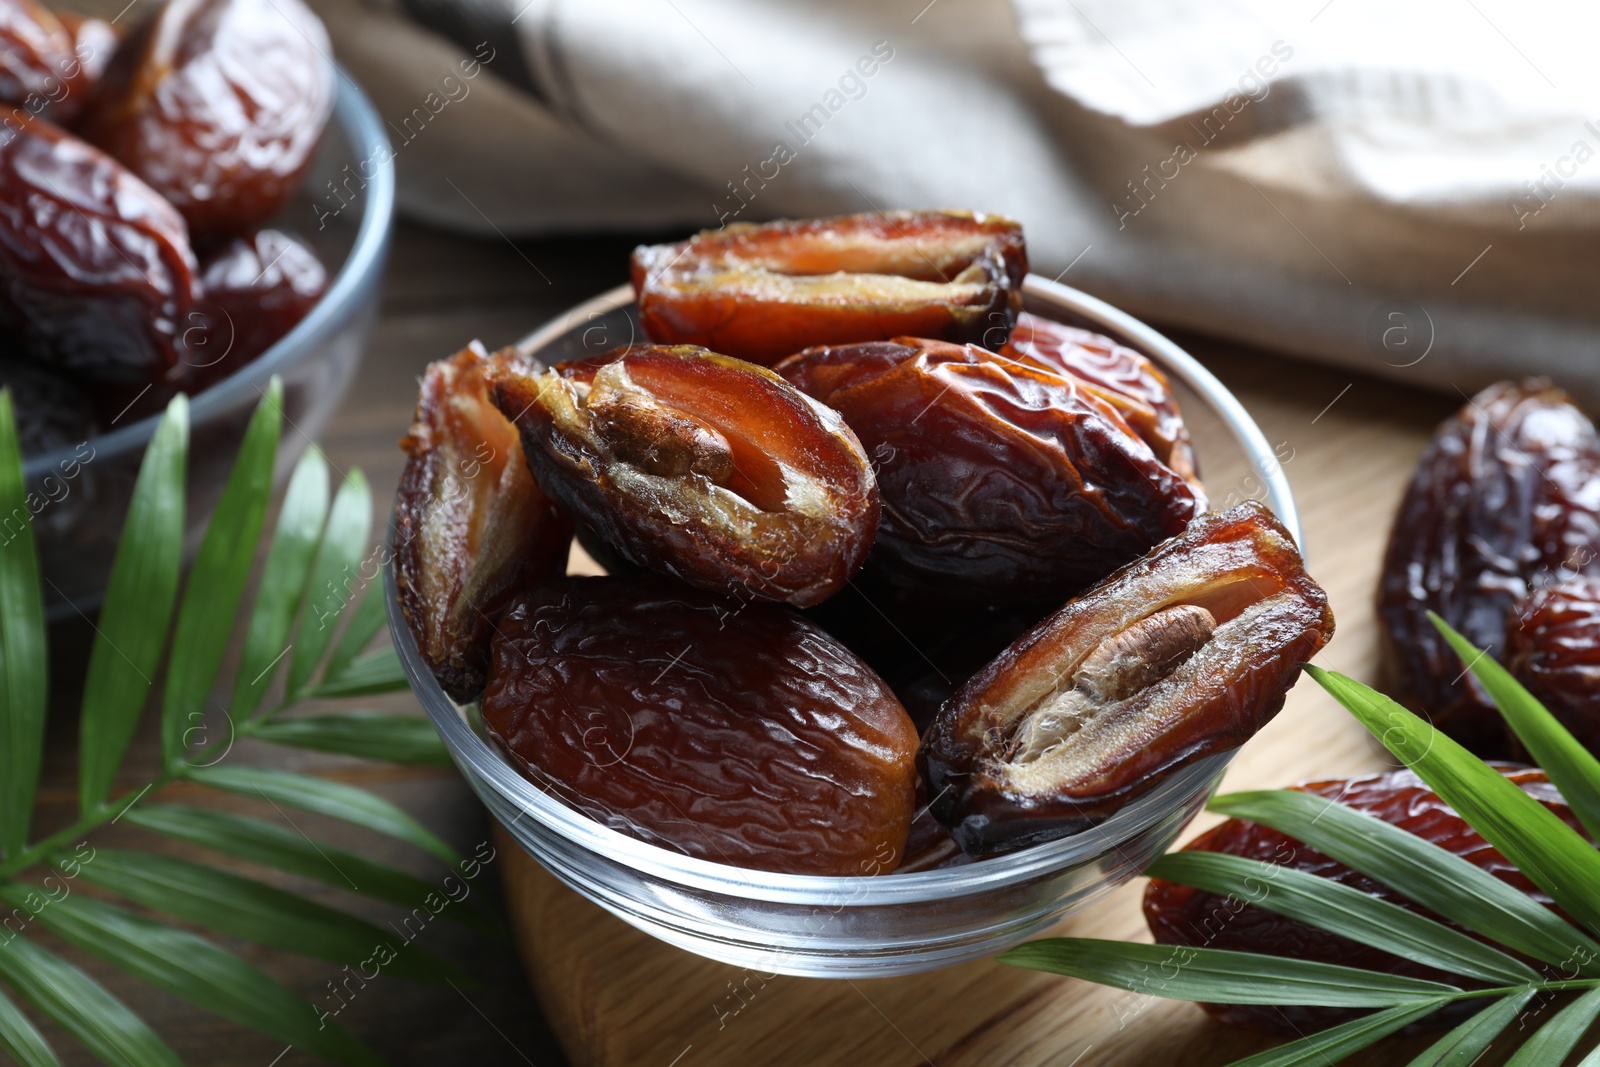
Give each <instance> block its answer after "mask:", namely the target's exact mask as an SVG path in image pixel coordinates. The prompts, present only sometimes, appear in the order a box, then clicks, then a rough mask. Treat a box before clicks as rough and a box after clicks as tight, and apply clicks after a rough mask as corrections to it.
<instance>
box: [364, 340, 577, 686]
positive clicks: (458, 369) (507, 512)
mask: <svg viewBox="0 0 1600 1067" xmlns="http://www.w3.org/2000/svg"><path fill="white" fill-rule="evenodd" d="M491 358H496V359H499V360H501V361H513V360H516V359H517V358H518V357H516V356H515V354H514V353H507V354H503V355H500V356H497V357H490V356H489V355H488V354H487V353H485V352H484V350H483V347H482V346H481V345H479V344H478V343H477V342H476V341H474V342H473V343H472V344H471V345H469V346H467V347H466V348H464V349H462V350H461V351H460V352H458V353H456V354H455V355H454V356H452V357H450V358H449V359H442V360H439V361H438V362H436V363H431V364H429V365H428V369H427V371H426V372H425V373H424V374H423V377H422V391H421V394H420V395H419V397H418V398H417V415H416V421H415V422H414V423H412V426H411V432H410V434H408V435H407V436H406V438H405V439H404V440H403V441H401V447H402V448H404V449H405V451H406V453H407V457H408V458H407V459H406V466H405V471H404V473H403V474H402V475H401V476H400V494H399V499H398V502H397V504H396V507H395V521H396V531H395V584H396V585H397V586H398V587H399V592H400V607H401V608H402V609H403V611H404V612H405V616H406V621H407V622H408V623H410V624H411V633H412V636H413V637H415V638H416V641H417V648H418V649H419V650H420V651H421V653H422V656H423V658H424V659H425V660H426V661H427V663H428V666H429V667H430V668H431V669H432V670H433V673H434V675H435V677H437V678H438V679H439V684H440V685H441V686H443V687H444V690H445V692H447V693H449V694H450V695H451V696H452V697H454V698H456V699H457V700H463V701H465V700H472V699H475V698H476V697H477V696H478V694H479V693H480V692H482V690H483V683H484V678H485V676H486V674H487V671H488V666H489V637H490V631H491V630H492V629H493V619H494V616H495V613H496V612H497V611H498V610H500V609H501V608H503V607H504V605H505V601H506V600H507V599H508V598H509V597H510V596H511V595H512V594H514V593H516V592H518V591H519V590H521V589H522V588H524V587H525V586H527V585H528V584H530V583H532V582H535V581H540V580H542V579H545V578H551V577H554V576H557V575H560V574H561V573H563V572H564V571H565V570H566V563H567V550H568V546H569V545H570V543H571V540H572V522H571V520H570V519H568V518H567V517H566V515H565V514H564V513H563V512H562V511H561V510H560V509H559V508H558V507H556V505H555V504H553V503H552V502H551V501H550V499H549V498H548V497H547V496H545V494H544V492H543V491H542V490H541V489H540V488H539V486H538V485H537V484H535V483H534V480H533V477H532V476H531V475H530V474H529V473H528V468H527V465H526V464H525V463H523V461H522V444H521V442H520V441H519V440H518V437H517V431H516V427H514V426H512V425H511V423H509V422H507V421H506V419H505V416H503V415H501V414H500V412H499V411H498V410H497V409H496V408H495V406H494V404H493V403H492V402H491V401H490V399H489V387H488V384H487V382H486V381H485V373H486V369H487V365H488V363H489V361H490V359H491Z"/></svg>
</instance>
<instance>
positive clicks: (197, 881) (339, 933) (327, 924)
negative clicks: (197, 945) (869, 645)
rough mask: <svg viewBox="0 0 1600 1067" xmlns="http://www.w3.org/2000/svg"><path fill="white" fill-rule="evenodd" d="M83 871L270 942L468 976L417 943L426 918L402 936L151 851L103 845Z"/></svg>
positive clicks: (333, 957)
mask: <svg viewBox="0 0 1600 1067" xmlns="http://www.w3.org/2000/svg"><path fill="white" fill-rule="evenodd" d="M79 877H81V878H83V879H85V880H86V881H90V882H93V883H94V884H95V885H98V886H100V887H101V888H102V889H109V890H110V891H111V892H113V893H116V894H118V895H120V896H123V897H126V898H127V899H129V900H131V901H133V902H134V903H136V904H142V905H144V906H145V907H147V908H150V909H152V910H154V911H159V912H162V913H164V914H167V915H171V916H172V917H174V918H177V919H183V920H185V921H186V922H192V923H195V924H196V925H199V926H204V927H207V928H209V929H212V930H216V931H217V932H219V933H223V934H228V935H230V936H232V937H242V938H245V939H246V940H249V941H255V942H257V943H259V944H262V945H266V946H268V947H270V948H279V949H283V950H284V951H286V952H296V953H299V954H300V955H302V956H310V957H311V958H313V959H319V960H327V961H329V962H331V963H337V964H348V965H350V966H358V965H361V964H363V963H364V962H366V963H367V965H369V966H370V965H372V963H373V962H377V961H380V960H382V959H384V958H386V957H392V959H389V960H388V962H386V963H382V964H381V965H382V966H383V967H384V969H385V970H388V971H392V972H393V973H395V974H397V975H400V976H401V977H404V978H415V979H419V980H423V981H440V980H443V979H444V978H446V977H450V978H456V979H458V980H459V979H462V978H463V977H464V976H462V974H461V972H460V971H458V970H457V969H456V968H455V967H453V966H451V965H450V964H449V963H447V962H445V961H444V960H442V959H440V958H439V957H438V956H436V955H434V954H433V953H431V952H429V951H427V950H426V949H423V948H420V947H418V946H416V945H413V944H411V941H412V940H413V939H415V938H416V937H417V936H418V935H420V933H421V932H422V931H423V930H424V929H426V925H425V924H423V923H422V922H421V921H420V920H419V921H418V922H416V923H415V925H414V926H412V927H408V928H404V929H406V930H409V933H406V934H405V935H404V936H402V934H400V933H396V932H395V930H393V929H391V930H383V929H380V928H378V927H376V926H373V925H372V924H371V923H369V922H366V921H365V920H362V919H357V918H355V917H354V916H351V915H346V914H345V913H344V912H342V911H335V910H334V909H333V908H328V907H324V906H323V905H321V904H317V903H315V902H313V901H310V900H306V899H304V898H302V897H297V896H295V895H294V894H293V893H286V892H284V891H283V890H281V889H276V888H274V887H272V886H269V885H264V884H263V883H261V882H256V881H252V880H251V879H249V878H243V877H240V876H239V875H236V874H230V873H228V872H226V871H219V870H217V869H215V868H213V867H207V866H205V865H204V864H200V863H193V862H191V861H189V860H182V859H177V858H176V857H172V856H157V855H153V854H151V853H145V852H121V851H113V850H111V849H104V848H103V849H100V850H99V851H98V852H96V854H95V858H94V861H93V862H92V863H85V864H83V866H82V868H81V873H80V874H79ZM429 918H430V920H431V918H432V917H431V915H430V916H429ZM469 980H470V979H469Z"/></svg>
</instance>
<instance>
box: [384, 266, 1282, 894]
mask: <svg viewBox="0 0 1600 1067" xmlns="http://www.w3.org/2000/svg"><path fill="white" fill-rule="evenodd" d="M1023 291H1024V293H1025V294H1027V295H1029V296H1032V297H1035V298H1037V299H1039V300H1042V301H1043V302H1046V303H1049V304H1054V305H1058V306H1064V307H1068V308H1070V309H1071V310H1072V311H1074V312H1076V313H1077V314H1078V315H1080V316H1081V317H1082V318H1084V319H1085V320H1087V321H1088V322H1089V323H1090V324H1091V325H1093V326H1097V327H1098V328H1099V329H1101V330H1103V331H1104V332H1106V333H1109V334H1112V335H1114V336H1117V337H1119V338H1120V339H1122V340H1124V341H1125V342H1127V343H1131V344H1132V345H1133V346H1134V347H1136V348H1138V349H1140V350H1142V351H1143V352H1145V353H1146V354H1147V355H1149V356H1151V357H1152V358H1154V359H1155V360H1156V362H1157V364H1158V365H1160V366H1161V368H1162V369H1163V370H1164V371H1165V372H1166V373H1167V374H1168V376H1169V377H1170V378H1176V379H1178V380H1180V381H1182V382H1184V383H1185V384H1187V385H1188V386H1189V387H1190V388H1191V389H1193V390H1194V391H1195V392H1196V393H1198V394H1199V395H1200V396H1201V397H1202V398H1203V399H1204V400H1205V402H1206V403H1207V404H1209V405H1210V406H1211V408H1212V409H1213V410H1214V411H1215V412H1216V414H1217V416H1218V417H1219V418H1220V419H1221V420H1222V421H1223V423H1224V424H1225V425H1226V426H1227V427H1228V429H1229V430H1230V431H1231V432H1232V433H1233V435H1234V437H1235V439H1236V440H1237V441H1238V443H1239V445H1240V446H1241V447H1242V448H1243V449H1244V450H1245V452H1246V453H1247V454H1248V455H1249V456H1250V457H1251V458H1252V459H1259V457H1263V456H1271V455H1273V454H1274V453H1273V451H1272V449H1271V447H1270V445H1269V444H1268V443H1267V440H1266V438H1265V437H1264V436H1263V435H1262V433H1261V430H1260V428H1259V427H1257V426H1256V424H1255V422H1254V420H1252V419H1251V418H1250V416H1249V414H1248V413H1247V412H1246V411H1245V409H1244V407H1243V405H1241V404H1240V403H1239V401H1238V400H1237V399H1235V398H1234V396H1233V395H1232V394H1231V393H1230V392H1228V390H1227V389H1225V388H1224V387H1223V385H1222V383H1221V382H1220V381H1218V380H1217V379H1216V377H1215V376H1214V375H1212V373H1211V372H1210V371H1208V370H1206V369H1205V367H1203V366H1201V364H1200V363H1199V362H1198V361H1197V360H1195V359H1194V357H1193V356H1190V355H1189V354H1188V353H1187V352H1185V351H1184V350H1183V349H1182V348H1180V347H1178V346H1177V345H1176V344H1174V343H1173V342H1172V341H1170V340H1169V339H1167V338H1166V337H1164V336H1162V335H1161V334H1160V333H1158V332H1157V331H1155V330H1153V329H1151V328H1150V327H1149V326H1146V325H1145V324H1144V323H1142V322H1140V321H1138V320H1137V319H1134V318H1133V317H1132V316H1130V315H1127V314H1126V313H1124V312H1121V311H1118V310H1117V309H1116V308H1113V307H1112V306H1110V305H1109V304H1106V303H1105V302H1104V301H1101V300H1097V299H1095V298H1094V297H1091V296H1089V295H1088V294H1086V293H1082V292H1079V291H1078V290H1076V289H1072V288H1070V287H1069V286H1065V285H1061V284H1059V283H1056V282H1051V281H1047V280H1045V279H1043V278H1039V277H1037V276H1034V275H1029V277H1028V278H1027V280H1026V282H1025V284H1024V290H1023ZM632 302H633V290H632V289H631V288H630V287H629V286H627V285H621V286H618V287H617V288H616V289H613V290H610V291H608V292H606V293H603V294H601V295H600V296H598V297H595V298H594V299H592V300H589V301H586V302H585V303H582V304H579V305H578V306H577V307H574V308H573V309H572V310H571V311H569V312H567V313H565V314H563V315H561V316H559V317H557V318H556V319H553V320H551V321H550V322H549V323H547V324H546V325H545V326H543V327H541V328H540V329H539V330H537V331H535V332H534V333H532V334H530V335H529V336H528V337H527V338H525V339H524V340H523V341H522V342H520V343H519V344H518V345H517V347H518V348H519V349H521V350H523V351H525V352H535V353H537V352H538V351H539V350H540V349H542V348H543V347H545V346H546V345H548V344H549V343H550V342H552V341H554V340H555V339H557V338H559V337H560V336H562V335H563V334H565V333H567V332H569V331H570V330H571V329H572V328H573V324H575V323H585V322H590V321H592V320H594V319H595V318H597V317H599V316H601V315H605V314H608V313H610V312H613V311H617V310H619V309H621V308H624V307H627V306H628V305H629V304H631V303H632ZM1257 474H1258V475H1259V476H1260V477H1261V480H1262V482H1263V484H1264V485H1265V488H1266V494H1267V503H1268V505H1269V506H1270V507H1271V508H1272V510H1273V512H1274V513H1275V514H1276V515H1277V516H1278V518H1279V519H1280V520H1281V521H1282V522H1283V524H1284V526H1285V527H1287V528H1288V530H1289V532H1290V533H1291V534H1292V535H1293V536H1294V538H1295V540H1296V542H1299V541H1300V539H1301V532H1300V523H1299V518H1298V515H1297V513H1296V511H1295V506H1294V499H1293V496H1292V495H1291V493H1290V490H1289V483H1288V480H1287V478H1285V476H1284V474H1283V471H1282V469H1281V468H1280V467H1279V466H1278V465H1276V464H1272V465H1263V464H1258V468H1257ZM394 533H395V528H394V524H393V523H392V522H391V524H390V548H391V551H390V552H389V554H388V555H389V559H388V563H387V565H386V566H385V568H384V572H385V573H384V594H385V596H386V597H387V598H388V602H387V608H388V614H389V629H390V632H391V634H392V636H393V638H394V641H395V646H396V650H397V652H398V653H399V656H400V660H401V663H402V665H403V666H404V668H405V672H406V675H407V677H408V678H409V679H410V682H411V686H412V689H413V690H414V691H415V692H416V695H417V697H418V699H419V700H420V701H421V702H422V705H423V708H424V709H425V710H426V711H427V713H428V716H429V717H430V718H431V719H432V720H433V723H434V726H435V727H436V728H437V729H438V731H439V733H440V735H441V736H442V737H443V739H444V742H445V745H446V747H447V748H449V749H450V751H451V752H452V754H453V755H454V756H455V758H456V760H457V762H458V763H459V764H461V765H462V767H463V769H464V770H466V771H467V772H468V773H469V775H471V776H473V777H476V778H477V779H479V781H480V782H482V783H484V784H485V785H486V786H487V787H488V788H490V789H493V790H494V791H495V792H496V793H498V794H500V795H501V796H502V797H504V798H505V799H507V800H509V801H510V802H511V803H512V804H513V805H514V806H515V807H516V808H517V809H518V810H519V811H520V812H522V813H523V814H524V815H526V816H528V817H530V818H533V819H535V820H536V821H537V822H538V823H540V824H542V825H543V826H544V827H546V828H548V829H549V830H552V831H554V832H555V833H557V834H559V835H560V836H561V837H563V838H565V839H566V840H567V841H568V842H570V843H571V844H573V845H575V846H577V847H579V848H581V849H584V850H586V851H588V852H592V853H595V854H596V855H598V856H600V857H603V858H606V859H609V860H611V861H613V862H616V863H619V864H623V865H625V866H627V867H629V868H632V869H633V870H634V871H636V872H638V873H640V874H643V875H647V876H650V877H653V878H657V879H660V880H663V881H666V882H670V883H673V884H676V885H679V886H683V887H687V888H692V889H695V890H699V891H703V892H708V893H717V894H724V895H726V896H730V897H736V898H743V899H747V900H761V901H768V902H772V903H781V904H795V905H813V906H817V907H830V906H834V905H836V904H837V902H838V901H839V900H840V899H847V900H849V901H851V903H852V905H853V906H860V907H871V906H881V905H890V904H904V903H922V902H929V901H936V900H939V899H942V898H947V897H953V896H968V895H977V894H982V893H984V892H986V891H990V890H994V889H998V888H1000V887H1002V886H1008V885H1013V884H1017V883H1021V882H1026V881H1028V880H1030V879H1032V878H1035V877H1039V876H1042V875H1047V874H1049V873H1051V872H1053V871H1057V870H1063V869H1066V868H1069V867H1071V866H1074V865H1076V864H1079V863H1082V862H1085V861H1090V860H1093V859H1094V858H1096V857H1098V856H1101V855H1104V854H1105V853H1107V852H1110V851H1113V850H1115V849H1116V848H1117V847H1118V846H1119V845H1120V844H1121V843H1122V842H1124V841H1127V840H1129V839H1130V838H1132V837H1134V836H1135V835H1137V834H1139V833H1140V832H1142V831H1143V830H1145V829H1147V828H1148V827H1150V826H1151V825H1153V824H1154V823H1156V822H1157V821H1158V820H1160V819H1161V818H1162V817H1163V816H1164V815H1166V814H1167V813H1168V812H1169V811H1170V810H1171V809H1172V808H1173V807H1175V806H1177V805H1179V804H1181V803H1182V802H1183V800H1184V798H1185V797H1189V796H1192V795H1193V794H1195V793H1196V792H1199V791H1200V790H1202V789H1204V788H1205V783H1207V782H1208V781H1210V779H1211V778H1213V777H1214V776H1216V775H1218V774H1220V773H1221V772H1222V770H1223V769H1224V768H1225V767H1226V765H1227V763H1228V761H1229V760H1230V759H1231V758H1232V756H1233V753H1232V752H1224V753H1219V754H1218V755H1215V756H1210V757H1208V758H1206V759H1202V760H1199V761H1196V762H1195V763H1192V764H1190V765H1188V766H1187V767H1184V768H1182V769H1181V770H1179V771H1178V772H1176V773H1175V774H1173V775H1172V777H1170V778H1168V779H1167V780H1166V781H1165V782H1163V783H1161V785H1159V786H1157V787H1156V788H1155V789H1153V790H1151V791H1150V792H1149V793H1147V794H1145V795H1144V796H1143V797H1140V798H1139V799H1137V800H1135V801H1134V802H1133V803H1131V804H1129V805H1128V806H1127V807H1125V808H1123V809H1122V810H1121V811H1119V812H1117V813H1116V814H1115V815H1113V816H1112V817H1111V818H1110V819H1108V820H1106V821H1105V822H1104V823H1101V824H1100V825H1098V826H1096V827H1093V828H1092V829H1090V830H1087V831H1084V832H1083V833H1079V834H1074V835H1072V836H1070V837H1064V838H1061V839H1059V840H1057V841H1051V842H1048V843H1046V844H1042V845H1035V846H1033V847H1031V848H1027V849H1023V850H1021V851H1019V852H1015V853H1011V854H1009V855H1004V856H997V857H993V858H990V859H986V860H983V861H981V862H978V863H972V864H967V865H964V866H960V867H949V868H943V869H935V870H930V871H916V872H912V873H906V874H890V875H880V876H876V877H859V876H845V877H824V876H818V875H801V874H779V873H774V872H770V871H762V870H757V869H754V868H746V867H734V866H731V865H728V864H723V863H715V862H712V861H710V860H703V859H697V858H694V857H691V856H685V855H683V854H681V853H678V852H673V851H670V850H668V849H665V848H661V847H659V846H656V845H652V844H648V843H646V842H644V841H640V840H638V839H636V838H633V837H629V836H628V835H626V834H623V833H621V832H619V831H617V830H613V829H611V828H609V827H607V826H603V825H601V824H600V823H598V822H596V821H594V820H593V819H590V818H589V817H588V816H586V815H584V814H582V813H581V812H579V811H577V810H576V809H574V808H570V807H568V806H567V805H566V804H564V803H562V802H561V801H559V800H556V799H555V798H553V797H551V796H550V795H549V794H547V793H546V792H545V791H544V790H541V789H539V788H538V787H537V786H535V785H534V784H533V783H532V782H530V781H529V780H528V779H526V778H524V777H523V776H522V775H521V774H520V773H519V772H518V771H517V770H515V769H514V768H513V767H512V766H511V764H510V763H509V762H507V760H506V759H505V758H504V757H503V756H501V755H500V753H498V752H496V751H495V750H494V749H493V748H492V747H491V745H490V743H489V742H487V741H485V740H484V739H483V738H482V737H480V736H479V735H478V733H477V732H476V731H475V730H474V729H473V728H472V727H471V726H470V725H469V724H468V723H467V721H466V719H465V717H464V715H463V714H462V712H461V711H460V709H458V708H457V706H456V705H455V703H454V702H453V701H452V700H451V699H450V698H449V697H448V696H447V695H446V694H445V692H444V690H442V689H441V688H439V684H438V682H437V680H435V678H434V677H433V674H432V672H430V671H429V670H428V667H427V665H426V664H425V663H424V662H423V660H422V657H421V654H420V653H419V652H418V651H417V646H416V641H415V640H414V639H413V637H412V635H411V628H410V626H409V625H408V624H407V623H406V621H405V617H404V615H403V613H402V612H401V610H400V607H399V601H398V597H397V590H396V586H395V576H394V552H393V551H392V549H393V538H394Z"/></svg>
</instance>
